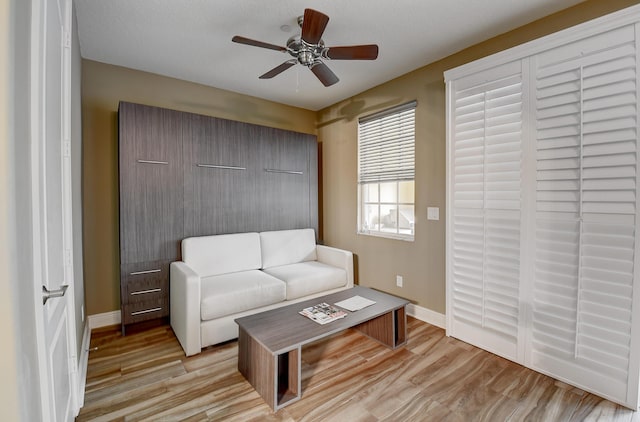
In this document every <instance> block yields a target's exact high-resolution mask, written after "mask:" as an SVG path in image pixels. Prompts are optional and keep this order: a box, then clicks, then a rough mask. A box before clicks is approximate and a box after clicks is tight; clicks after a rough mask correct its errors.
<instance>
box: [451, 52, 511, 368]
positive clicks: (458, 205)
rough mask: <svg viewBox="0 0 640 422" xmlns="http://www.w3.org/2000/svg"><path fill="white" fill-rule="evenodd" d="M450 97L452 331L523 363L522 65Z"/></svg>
mask: <svg viewBox="0 0 640 422" xmlns="http://www.w3.org/2000/svg"><path fill="white" fill-rule="evenodd" d="M448 92H449V125H450V126H449V128H448V129H449V130H448V133H449V139H448V142H449V145H448V154H449V158H448V159H449V163H450V165H449V175H448V181H447V182H448V189H447V193H448V209H449V214H448V224H449V227H448V231H449V239H448V240H449V243H448V255H449V259H448V260H447V264H448V270H447V278H448V280H447V288H448V291H447V334H448V335H451V336H454V337H457V338H459V339H461V340H464V341H466V342H468V343H471V344H474V345H477V346H479V347H482V348H484V349H486V350H489V351H491V352H494V353H496V354H498V355H501V356H504V357H506V358H508V359H511V360H515V361H519V362H521V361H523V358H524V357H523V351H522V344H523V342H522V340H521V336H522V333H521V331H520V329H519V326H520V324H521V319H522V316H521V306H520V298H519V296H520V278H521V275H520V274H521V253H522V252H521V251H522V248H521V218H522V216H521V211H520V210H521V189H522V170H521V167H522V148H523V145H522V144H523V142H522V119H523V81H522V65H521V62H520V61H517V62H513V63H509V64H506V65H503V66H499V67H496V68H493V69H490V70H488V71H485V72H482V73H479V74H474V75H471V76H468V77H465V78H461V79H458V80H454V81H450V82H449V87H448Z"/></svg>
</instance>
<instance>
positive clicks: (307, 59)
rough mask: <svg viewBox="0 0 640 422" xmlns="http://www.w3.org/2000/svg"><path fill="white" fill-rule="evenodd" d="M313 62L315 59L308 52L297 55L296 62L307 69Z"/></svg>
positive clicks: (304, 51) (303, 51)
mask: <svg viewBox="0 0 640 422" xmlns="http://www.w3.org/2000/svg"><path fill="white" fill-rule="evenodd" d="M314 61H315V57H314V55H313V53H312V52H311V51H310V50H307V49H305V50H302V51H300V52H299V53H298V62H299V63H300V64H302V65H305V66H307V67H309V66H311V65H312V64H313V62H314Z"/></svg>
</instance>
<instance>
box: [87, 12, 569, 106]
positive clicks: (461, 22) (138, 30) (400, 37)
mask: <svg viewBox="0 0 640 422" xmlns="http://www.w3.org/2000/svg"><path fill="white" fill-rule="evenodd" d="M580 1H581V0H397V1H389V0H343V1H336V0H333V1H330V0H315V1H299V0H277V1H264V0H183V1H178V0H75V5H76V12H77V17H78V31H79V38H80V50H81V54H82V57H84V58H86V59H90V60H95V61H99V62H104V63H109V64H114V65H119V66H124V67H128V68H132V69H138V70H143V71H147V72H152V73H157V74H160V75H165V76H170V77H174V78H178V79H183V80H187V81H191V82H196V83H200V84H204V85H210V86H213V87H217V88H222V89H227V90H230V91H234V92H238V93H242V94H246V95H252V96H256V97H260V98H264V99H268V100H272V101H276V102H279V103H283V104H289V105H293V106H297V107H302V108H306V109H309V110H319V109H321V108H323V107H326V106H329V105H332V104H335V103H336V102H338V101H340V100H343V99H345V98H349V97H351V96H353V95H355V94H357V93H360V92H362V91H364V90H366V89H368V88H372V87H374V86H376V85H379V84H381V83H384V82H386V81H389V80H391V79H393V78H395V77H398V76H400V75H403V74H405V73H408V72H410V71H412V70H414V69H417V68H419V67H422V66H424V65H426V64H429V63H432V62H434V61H436V60H438V59H441V58H443V57H446V56H448V55H450V54H452V53H455V52H457V51H460V50H462V49H464V48H466V47H469V46H471V45H473V44H476V43H478V42H480V41H483V40H486V39H488V38H491V37H493V36H496V35H499V34H501V33H504V32H507V31H509V30H511V29H514V28H517V27H518V26H521V25H524V24H526V23H529V22H531V21H534V20H536V19H539V18H541V17H543V16H546V15H549V14H551V13H554V12H557V11H559V10H562V9H565V8H567V7H570V6H572V5H575V4H577V3H580ZM307 7H309V8H313V9H316V10H318V11H320V12H322V13H324V14H326V15H328V16H329V17H330V20H329V24H328V25H327V28H326V30H325V32H324V35H323V37H322V38H323V40H324V42H325V44H326V45H327V46H340V45H357V44H378V45H379V47H380V53H379V56H378V59H377V60H375V61H337V60H336V61H327V65H328V66H329V67H330V68H331V69H332V70H333V71H334V73H335V74H336V75H337V76H338V77H339V78H340V82H338V83H337V84H335V85H333V86H331V87H324V86H323V85H322V84H321V83H320V81H318V80H317V78H316V77H315V76H314V75H313V73H311V71H309V69H307V68H305V67H303V66H302V65H296V66H294V67H292V68H290V69H289V70H287V71H285V72H284V73H282V74H280V75H278V76H276V77H275V78H273V79H269V80H260V79H258V76H260V75H262V74H263V73H265V72H266V71H268V70H270V69H272V68H273V67H275V66H277V65H279V64H281V63H282V62H284V61H285V60H287V59H289V58H290V56H289V55H288V54H286V53H281V52H278V51H274V50H268V49H262V48H257V47H252V46H246V45H241V44H236V43H233V42H231V38H232V37H233V36H234V35H242V36H245V37H247V38H252V39H256V40H261V41H265V42H268V43H271V44H276V45H282V46H284V45H285V43H286V40H287V39H288V38H289V37H290V36H291V35H294V34H295V33H296V32H298V31H299V27H298V25H297V23H296V19H297V17H298V16H299V15H302V14H303V12H304V9H305V8H307ZM282 25H289V26H290V27H291V32H284V31H283V30H282V29H281V28H280V27H281V26H282Z"/></svg>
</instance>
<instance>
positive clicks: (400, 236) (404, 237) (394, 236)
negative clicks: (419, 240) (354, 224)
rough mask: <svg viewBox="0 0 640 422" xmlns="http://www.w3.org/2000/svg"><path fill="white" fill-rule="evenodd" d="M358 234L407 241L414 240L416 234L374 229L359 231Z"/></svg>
mask: <svg viewBox="0 0 640 422" xmlns="http://www.w3.org/2000/svg"><path fill="white" fill-rule="evenodd" d="M357 234H359V235H363V236H372V237H382V238H386V239H393V240H403V241H405V242H413V241H414V238H415V236H414V235H410V234H397V233H385V232H373V231H358V232H357Z"/></svg>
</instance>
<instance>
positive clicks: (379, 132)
mask: <svg viewBox="0 0 640 422" xmlns="http://www.w3.org/2000/svg"><path fill="white" fill-rule="evenodd" d="M416 104H417V103H416V102H415V101H412V102H410V103H407V104H402V105H400V106H398V107H394V108H391V109H388V110H385V111H383V112H381V113H376V114H375V115H372V116H368V117H363V118H361V119H360V120H359V124H358V145H359V146H358V167H359V168H358V182H359V183H370V182H389V181H399V180H413V179H414V177H415V133H416V131H415V114H416V113H415V112H416Z"/></svg>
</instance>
